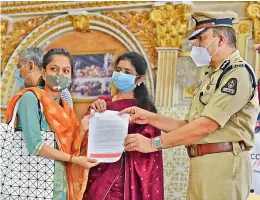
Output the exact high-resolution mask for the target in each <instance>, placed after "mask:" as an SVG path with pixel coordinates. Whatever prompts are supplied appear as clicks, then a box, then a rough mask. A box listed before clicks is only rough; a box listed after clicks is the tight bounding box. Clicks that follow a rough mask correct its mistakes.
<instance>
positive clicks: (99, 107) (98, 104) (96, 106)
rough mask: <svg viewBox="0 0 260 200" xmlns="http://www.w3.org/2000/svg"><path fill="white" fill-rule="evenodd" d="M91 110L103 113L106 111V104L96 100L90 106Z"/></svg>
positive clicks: (103, 101)
mask: <svg viewBox="0 0 260 200" xmlns="http://www.w3.org/2000/svg"><path fill="white" fill-rule="evenodd" d="M91 108H92V109H94V110H95V111H96V112H104V111H106V109H107V103H106V102H105V100H103V99H98V100H96V101H94V102H93V103H92V104H91Z"/></svg>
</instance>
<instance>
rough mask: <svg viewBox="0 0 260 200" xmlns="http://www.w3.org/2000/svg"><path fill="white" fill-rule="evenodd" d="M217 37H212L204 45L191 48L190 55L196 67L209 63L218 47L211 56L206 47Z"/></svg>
mask: <svg viewBox="0 0 260 200" xmlns="http://www.w3.org/2000/svg"><path fill="white" fill-rule="evenodd" d="M216 38H217V37H215V38H213V40H211V42H210V43H209V44H208V45H207V46H206V47H196V46H193V47H192V49H191V53H190V56H191V58H192V60H193V61H194V63H195V64H196V65H197V67H201V66H205V65H209V64H210V62H211V58H212V57H213V56H214V55H215V54H216V53H217V52H218V50H219V49H220V47H219V48H218V49H217V51H215V53H213V54H212V56H210V55H209V52H208V50H207V48H208V47H209V45H210V44H211V43H212V42H213V41H214V40H215V39H216Z"/></svg>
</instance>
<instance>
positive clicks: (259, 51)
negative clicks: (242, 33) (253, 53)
mask: <svg viewBox="0 0 260 200" xmlns="http://www.w3.org/2000/svg"><path fill="white" fill-rule="evenodd" d="M254 46H255V49H256V50H257V51H258V53H259V54H260V44H255V45H254Z"/></svg>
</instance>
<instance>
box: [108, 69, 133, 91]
mask: <svg viewBox="0 0 260 200" xmlns="http://www.w3.org/2000/svg"><path fill="white" fill-rule="evenodd" d="M137 77H138V76H135V75H132V74H125V73H123V72H114V73H113V75H112V80H113V82H114V84H115V87H116V88H117V89H118V90H119V91H120V92H122V93H127V92H130V91H132V90H133V89H134V88H135V87H136V85H135V80H136V78H137Z"/></svg>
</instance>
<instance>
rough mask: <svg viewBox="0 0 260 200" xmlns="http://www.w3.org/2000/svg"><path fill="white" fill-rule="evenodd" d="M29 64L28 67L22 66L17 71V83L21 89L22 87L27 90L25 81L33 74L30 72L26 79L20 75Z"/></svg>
mask: <svg viewBox="0 0 260 200" xmlns="http://www.w3.org/2000/svg"><path fill="white" fill-rule="evenodd" d="M28 64H29V63H27V64H26V65H24V66H22V67H20V68H18V67H17V68H16V69H15V82H16V83H17V84H18V86H19V87H21V88H25V79H27V78H28V77H29V76H30V75H31V72H29V74H28V75H27V76H26V77H24V78H22V77H21V76H20V74H21V68H23V67H25V66H27V65H28Z"/></svg>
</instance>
